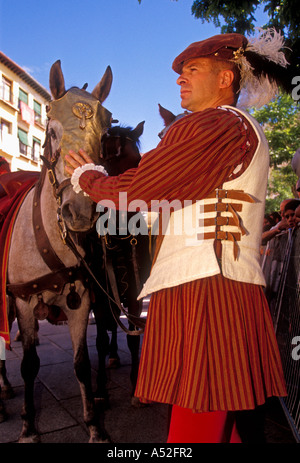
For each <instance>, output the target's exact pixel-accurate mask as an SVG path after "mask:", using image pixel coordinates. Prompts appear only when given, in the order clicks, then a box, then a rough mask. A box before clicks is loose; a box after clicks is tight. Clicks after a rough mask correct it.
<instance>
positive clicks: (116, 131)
mask: <svg viewBox="0 0 300 463" xmlns="http://www.w3.org/2000/svg"><path fill="white" fill-rule="evenodd" d="M143 128H144V122H141V123H140V124H138V125H137V127H136V128H135V129H132V128H130V127H120V126H116V127H111V128H110V129H108V131H107V132H106V133H105V134H104V135H103V137H102V150H101V151H102V154H101V157H102V164H103V165H104V167H105V169H106V171H107V173H108V174H109V175H111V176H116V175H119V174H121V173H123V172H125V171H126V170H127V169H130V168H134V167H137V165H138V163H139V161H140V159H141V156H140V152H139V137H140V136H141V134H142V133H143ZM133 214H134V213H129V212H127V214H126V218H125V219H124V220H125V221H126V223H125V224H124V223H122V225H121V223H120V221H122V214H116V217H115V218H114V219H113V218H112V217H111V220H115V221H116V223H115V224H114V225H115V226H114V227H113V228H114V229H115V230H116V233H114V234H110V233H106V234H105V235H103V236H100V237H99V238H98V236H97V237H96V239H95V238H94V239H93V245H92V248H93V255H94V256H95V255H96V256H98V257H97V260H96V261H95V259H93V260H92V262H93V264H92V268H93V271H94V273H95V274H96V275H97V279H98V280H99V281H100V282H101V285H102V286H104V287H105V290H106V291H108V294H109V296H110V297H111V299H110V298H109V297H107V296H106V294H105V293H104V292H103V291H102V290H101V289H100V288H99V287H97V285H96V286H95V301H96V302H95V304H94V305H93V311H94V314H95V320H96V324H97V350H98V356H99V369H98V381H97V391H96V398H100V399H103V400H105V401H108V394H107V390H106V382H107V378H106V373H105V366H106V357H107V356H109V359H110V362H111V364H113V365H114V366H118V365H119V356H118V344H117V323H116V320H115V319H114V316H113V315H112V312H111V311H112V310H116V309H117V314H116V316H117V317H118V316H119V314H120V311H119V310H118V307H116V304H115V303H114V300H116V299H117V300H118V301H119V303H121V304H122V305H123V306H124V307H125V308H126V310H127V312H128V313H129V314H130V315H131V316H133V321H134V317H139V316H140V314H141V309H142V302H141V301H140V302H139V301H138V300H137V296H138V294H139V292H140V290H141V285H142V284H143V283H144V282H145V280H146V278H147V277H148V275H149V272H150V265H151V259H150V254H149V237H148V233H147V234H139V235H136V236H135V235H134V234H132V233H130V232H129V231H128V232H127V233H126V234H120V227H121V226H122V227H123V228H124V225H125V227H126V230H128V228H127V224H128V221H129V220H130V218H131V216H132V215H133ZM140 220H141V221H144V222H145V223H144V230H145V229H146V230H147V224H146V221H145V219H144V218H143V216H141V217H140ZM101 255H102V257H103V260H102V261H101V259H99V256H101ZM133 321H132V320H131V321H129V323H128V331H130V332H131V333H129V332H128V334H127V344H128V348H129V350H130V353H131V361H132V366H131V375H130V378H131V383H132V404H133V405H139V402H138V401H137V400H136V399H135V398H134V397H133V392H134V389H135V385H136V380H137V374H138V365H139V347H140V336H139V334H135V335H133V334H132V333H133V332H134V333H135V332H136V331H137V330H136V326H135V324H134V322H133ZM107 331H111V339H109V335H108V333H107Z"/></svg>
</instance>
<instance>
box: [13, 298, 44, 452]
mask: <svg viewBox="0 0 300 463" xmlns="http://www.w3.org/2000/svg"><path fill="white" fill-rule="evenodd" d="M17 318H18V325H19V329H20V332H21V339H22V344H23V359H22V363H21V375H22V378H23V380H24V404H23V409H22V413H21V416H22V419H23V428H22V432H21V435H20V438H19V442H21V443H23V442H29V443H36V442H39V440H40V438H39V434H38V432H37V430H36V427H35V406H34V381H35V378H36V376H37V374H38V371H39V368H40V360H39V357H38V355H37V352H36V346H35V322H36V320H35V318H34V315H33V309H32V307H31V306H30V305H28V304H26V303H25V302H23V301H18V303H17Z"/></svg>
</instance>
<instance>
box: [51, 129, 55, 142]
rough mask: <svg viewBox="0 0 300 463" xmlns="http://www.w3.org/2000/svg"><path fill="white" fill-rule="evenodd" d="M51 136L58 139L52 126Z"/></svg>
mask: <svg viewBox="0 0 300 463" xmlns="http://www.w3.org/2000/svg"><path fill="white" fill-rule="evenodd" d="M50 137H51V138H53V139H54V140H56V133H55V131H54V130H53V129H52V128H51V129H50Z"/></svg>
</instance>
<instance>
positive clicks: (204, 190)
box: [66, 31, 287, 443]
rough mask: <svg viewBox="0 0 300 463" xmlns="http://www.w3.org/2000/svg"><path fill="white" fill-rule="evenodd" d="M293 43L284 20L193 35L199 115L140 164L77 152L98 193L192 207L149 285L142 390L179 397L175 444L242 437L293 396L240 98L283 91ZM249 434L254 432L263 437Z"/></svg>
mask: <svg viewBox="0 0 300 463" xmlns="http://www.w3.org/2000/svg"><path fill="white" fill-rule="evenodd" d="M282 46H283V41H282V37H281V35H280V34H278V33H276V32H275V31H265V32H263V33H260V35H259V36H258V37H257V38H255V39H253V40H252V41H250V40H248V39H246V38H245V37H244V36H242V35H240V34H224V35H217V36H214V37H211V38H209V39H207V40H204V41H201V42H196V43H193V44H191V45H190V46H189V47H188V48H187V49H186V50H184V51H183V53H181V54H180V55H179V56H178V57H177V58H176V59H175V61H174V63H173V69H174V70H175V72H177V73H178V74H179V77H178V80H177V83H178V84H179V85H180V87H181V99H182V103H181V105H182V107H183V108H184V109H187V110H189V111H191V114H189V115H187V116H185V117H183V118H181V119H180V120H179V121H177V122H176V123H174V124H173V125H172V126H171V128H170V129H169V130H168V132H167V133H166V134H165V136H164V138H163V139H162V141H161V142H160V143H159V145H158V146H157V148H156V149H153V150H151V151H150V152H148V153H146V154H144V156H143V157H142V160H141V162H140V164H139V166H138V167H137V168H136V169H130V170H128V171H127V172H125V173H124V174H122V175H120V176H118V177H107V176H106V175H105V172H101V168H100V167H99V166H94V165H93V164H92V163H91V160H90V158H89V157H88V156H86V154H85V153H84V151H80V152H79V153H74V152H70V155H69V156H66V160H67V161H68V162H69V164H70V166H69V167H67V172H68V173H69V174H70V175H72V183H73V185H74V189H75V191H80V190H81V189H82V190H83V191H84V192H85V193H87V194H88V195H89V196H90V197H91V198H92V199H93V200H94V201H96V202H100V203H101V201H103V200H106V199H108V200H111V201H113V202H114V203H115V205H116V208H117V209H118V208H121V207H122V204H119V197H120V196H119V193H120V192H126V194H127V203H128V204H129V203H130V202H131V201H133V200H136V199H139V200H142V201H144V202H145V203H146V204H147V206H148V208H149V209H150V207H151V201H152V200H158V201H162V200H167V201H168V202H171V201H173V200H175V201H176V200H177V201H178V200H180V202H181V205H182V207H184V206H185V207H184V209H178V210H176V211H174V213H172V214H171V217H170V227H169V229H168V233H165V235H164V236H163V234H162V236H160V237H158V238H159V239H158V240H157V241H158V244H157V249H156V255H155V257H154V264H153V266H152V271H151V275H150V277H149V279H148V280H147V281H146V283H145V285H144V288H143V290H142V293H141V295H140V297H144V296H146V295H148V294H151V300H150V305H149V309H148V317H147V324H146V330H145V335H144V341H143V347H142V354H141V361H140V370H139V378H138V383H137V387H136V395H137V396H138V397H139V398H140V400H141V401H143V402H151V401H155V402H162V403H167V404H171V405H172V406H173V407H172V416H171V422H170V429H169V437H168V442H170V443H172V442H177V443H179V442H180V443H182V442H190V443H191V442H210V443H214V442H240V441H241V438H240V434H239V433H238V432H237V429H236V426H235V424H236V422H237V423H239V422H240V421H243V420H241V417H243V416H244V415H243V414H244V413H248V418H249V420H251V416H252V415H251V410H255V409H259V408H260V407H259V406H260V405H262V404H264V403H265V401H266V399H267V398H268V397H271V396H285V395H286V389H285V384H284V378H283V372H282V366H281V361H280V355H279V351H278V347H277V342H276V338H275V334H274V330H273V325H272V321H271V317H270V314H269V308H268V305H267V302H266V299H265V296H264V293H263V289H262V288H263V285H264V284H265V281H264V277H263V274H262V271H261V268H260V264H259V258H260V255H259V247H260V242H261V233H262V225H263V217H264V212H265V210H264V204H265V196H266V186H267V177H268V168H269V154H268V146H267V142H266V139H265V137H264V134H263V132H262V129H261V128H260V126H259V124H257V122H256V121H255V120H254V119H253V118H252V117H251V116H249V114H248V113H247V112H244V111H242V110H240V109H237V108H236V107H235V106H236V103H237V99H238V95H239V93H240V90H241V89H245V90H246V95H247V97H248V98H249V97H252V98H254V100H256V104H257V106H258V105H263V104H266V103H267V102H268V101H269V100H270V99H271V98H273V97H274V96H275V94H276V90H277V84H279V85H283V81H280V82H277V81H276V80H277V77H278V76H279V75H280V76H282V75H283V73H282V72H281V71H282V70H283V69H284V67H285V66H286V64H287V63H286V60H285V58H284V54H283V52H282V51H280V49H281V48H282ZM279 70H280V72H279ZM254 100H253V99H252V102H254V103H255V101H254ZM248 101H249V100H248ZM250 104H252V103H250ZM99 169H100V171H99ZM184 201H186V203H184ZM152 204H153V203H152ZM183 211H184V214H187V216H192V215H193V214H194V215H195V214H196V226H190V228H187V227H184V230H181V232H180V233H178V232H175V229H174V228H172V224H173V223H176V218H177V215H180V214H182V212H183ZM172 230H173V231H172ZM250 434H251V430H250V431H249V434H246V436H245V437H243V442H247V441H248V442H251V440H252V441H254V439H252V438H251V436H250Z"/></svg>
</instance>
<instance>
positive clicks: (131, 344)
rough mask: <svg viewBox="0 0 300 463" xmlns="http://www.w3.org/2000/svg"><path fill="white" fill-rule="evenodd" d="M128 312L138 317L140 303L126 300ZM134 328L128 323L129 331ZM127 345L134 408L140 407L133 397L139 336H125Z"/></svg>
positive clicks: (137, 368)
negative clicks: (129, 357) (129, 355)
mask: <svg viewBox="0 0 300 463" xmlns="http://www.w3.org/2000/svg"><path fill="white" fill-rule="evenodd" d="M128 312H129V313H130V314H132V315H135V316H140V313H141V303H140V302H139V301H137V300H136V299H135V298H131V299H129V300H128ZM135 329H136V327H135V326H134V325H133V324H132V323H129V330H131V331H133V330H135ZM127 345H128V348H129V351H130V354H131V371H130V380H131V388H132V389H131V404H132V405H133V406H135V407H141V406H142V404H141V403H140V401H139V399H138V398H137V397H134V391H135V387H136V382H137V377H138V371H139V362H140V357H139V349H140V336H139V335H130V334H127Z"/></svg>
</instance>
